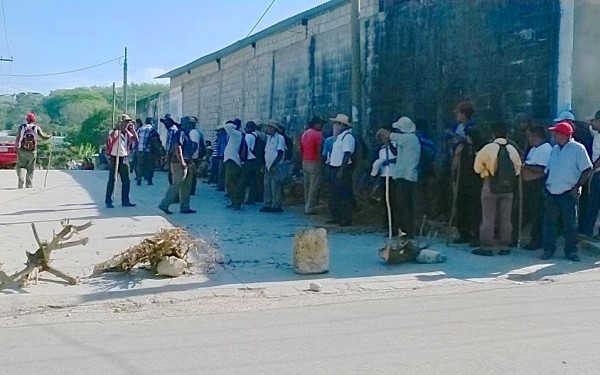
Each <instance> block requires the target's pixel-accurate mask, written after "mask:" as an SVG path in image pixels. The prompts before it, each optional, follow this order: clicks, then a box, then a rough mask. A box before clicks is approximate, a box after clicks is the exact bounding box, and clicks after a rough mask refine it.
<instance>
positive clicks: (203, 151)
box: [190, 129, 206, 159]
mask: <svg viewBox="0 0 600 375" xmlns="http://www.w3.org/2000/svg"><path fill="white" fill-rule="evenodd" d="M191 132H197V133H198V139H199V140H200V143H198V159H203V158H204V157H205V156H206V144H205V143H204V135H203V134H202V133H201V132H200V131H199V130H198V129H192V130H190V133H191Z"/></svg>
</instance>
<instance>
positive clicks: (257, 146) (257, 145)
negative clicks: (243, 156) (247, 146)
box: [248, 133, 267, 161]
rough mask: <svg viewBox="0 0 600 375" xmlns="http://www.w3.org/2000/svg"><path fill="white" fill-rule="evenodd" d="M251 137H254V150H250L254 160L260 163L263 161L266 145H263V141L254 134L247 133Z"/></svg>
mask: <svg viewBox="0 0 600 375" xmlns="http://www.w3.org/2000/svg"><path fill="white" fill-rule="evenodd" d="M248 134H250V135H252V136H254V150H252V153H253V154H254V156H256V160H260V161H264V160H265V147H267V144H266V143H265V141H264V140H263V139H262V138H261V137H259V136H257V135H256V134H254V133H248Z"/></svg>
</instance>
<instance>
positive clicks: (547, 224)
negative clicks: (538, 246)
mask: <svg viewBox="0 0 600 375" xmlns="http://www.w3.org/2000/svg"><path fill="white" fill-rule="evenodd" d="M550 131H552V132H553V133H554V140H555V141H556V146H554V148H553V149H552V154H551V155H550V161H549V162H548V167H547V168H546V175H547V179H546V202H545V212H544V215H545V220H544V236H543V237H544V255H542V259H550V258H551V257H552V256H553V255H554V252H555V251H556V228H557V227H558V223H559V222H562V223H563V236H564V237H565V248H564V251H565V257H566V258H567V259H569V260H571V261H574V262H577V261H579V260H580V259H579V255H577V241H576V230H577V201H578V199H579V194H580V190H581V187H582V186H583V185H584V184H585V183H586V182H587V180H588V179H589V177H590V175H591V173H592V161H591V160H590V157H589V156H588V153H587V151H586V149H585V147H584V146H583V145H582V144H581V143H579V142H576V141H574V140H573V133H574V131H573V127H572V126H571V125H570V124H569V123H567V122H560V123H558V124H556V125H555V126H553V127H551V128H550Z"/></svg>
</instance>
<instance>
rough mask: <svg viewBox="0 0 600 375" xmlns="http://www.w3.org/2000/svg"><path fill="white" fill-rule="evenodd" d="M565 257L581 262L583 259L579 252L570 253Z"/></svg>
mask: <svg viewBox="0 0 600 375" xmlns="http://www.w3.org/2000/svg"><path fill="white" fill-rule="evenodd" d="M565 258H567V259H568V260H570V261H572V262H579V261H580V260H581V258H580V257H579V255H577V254H569V255H567V256H565Z"/></svg>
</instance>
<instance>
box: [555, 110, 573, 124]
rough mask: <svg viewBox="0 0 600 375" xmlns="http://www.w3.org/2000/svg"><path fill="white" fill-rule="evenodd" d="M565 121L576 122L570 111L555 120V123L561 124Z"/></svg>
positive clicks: (563, 112)
mask: <svg viewBox="0 0 600 375" xmlns="http://www.w3.org/2000/svg"><path fill="white" fill-rule="evenodd" d="M565 120H571V121H575V116H573V114H572V113H571V112H570V111H562V112H561V113H560V115H558V117H557V118H555V119H554V122H561V121H565Z"/></svg>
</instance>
